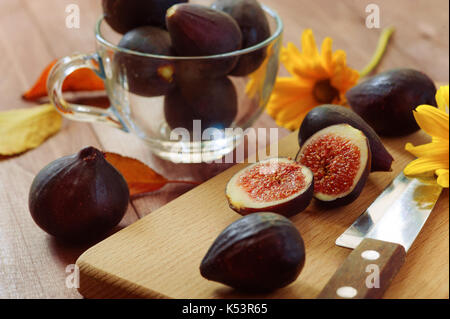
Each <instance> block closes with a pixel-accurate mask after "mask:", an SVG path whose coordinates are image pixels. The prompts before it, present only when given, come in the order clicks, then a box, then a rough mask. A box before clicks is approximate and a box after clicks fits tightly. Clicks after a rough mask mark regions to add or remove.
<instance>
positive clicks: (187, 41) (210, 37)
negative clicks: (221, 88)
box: [166, 4, 242, 82]
mask: <svg viewBox="0 0 450 319" xmlns="http://www.w3.org/2000/svg"><path fill="white" fill-rule="evenodd" d="M166 21H167V27H168V29H169V33H170V36H171V38H172V43H173V46H174V49H175V51H176V53H177V54H178V55H179V56H184V57H202V56H211V55H218V54H223V53H230V52H233V51H236V50H240V49H241V48H242V33H241V30H240V28H239V25H238V24H237V23H236V21H235V20H234V19H233V18H232V17H231V16H230V15H228V14H226V13H224V12H222V11H218V10H213V9H211V8H208V7H205V6H201V5H194V4H178V5H175V6H173V7H172V8H170V9H169V10H168V11H167V17H166ZM237 62H238V57H229V58H220V59H209V60H202V59H200V60H196V59H192V60H181V61H178V63H177V71H176V73H177V79H178V80H181V81H184V82H189V81H190V80H191V79H198V78H217V77H222V76H225V75H227V74H228V73H230V72H231V70H233V68H234V67H235V66H236V63H237Z"/></svg>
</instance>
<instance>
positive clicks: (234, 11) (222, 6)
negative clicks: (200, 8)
mask: <svg viewBox="0 0 450 319" xmlns="http://www.w3.org/2000/svg"><path fill="white" fill-rule="evenodd" d="M212 8H214V9H216V10H220V11H223V12H226V13H228V14H229V15H231V16H232V17H233V18H234V19H235V20H236V22H237V23H238V25H239V27H240V29H241V32H242V39H243V41H242V48H243V49H246V48H250V47H252V46H255V45H257V44H259V43H261V42H263V41H265V40H266V39H268V38H269V37H270V26H269V21H268V20H267V18H266V14H265V12H264V10H263V9H262V7H261V5H260V4H259V3H258V1H256V0H217V1H216V2H214V3H213V4H212ZM265 58H266V49H265V48H264V49H260V50H257V51H255V52H252V53H248V54H246V55H244V56H241V57H240V58H239V61H238V63H237V65H236V67H235V68H234V69H233V71H231V73H230V75H234V76H246V75H249V74H250V73H252V72H254V71H256V70H257V69H258V68H259V67H260V66H261V64H262V63H263V61H264V59H265Z"/></svg>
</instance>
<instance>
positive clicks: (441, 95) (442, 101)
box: [436, 85, 448, 114]
mask: <svg viewBox="0 0 450 319" xmlns="http://www.w3.org/2000/svg"><path fill="white" fill-rule="evenodd" d="M436 102H437V104H438V106H439V109H440V110H441V111H443V112H445V113H447V114H448V85H446V86H441V87H440V89H439V90H438V92H437V93H436Z"/></svg>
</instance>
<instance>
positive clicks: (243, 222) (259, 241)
mask: <svg viewBox="0 0 450 319" xmlns="http://www.w3.org/2000/svg"><path fill="white" fill-rule="evenodd" d="M304 264H305V245H304V242H303V239H302V236H301V235H300V233H299V232H298V230H297V228H296V227H295V225H294V224H293V223H292V222H291V221H290V220H289V219H287V218H285V217H283V216H281V215H278V214H273V213H256V214H251V215H248V216H245V217H243V218H241V219H239V220H237V221H236V222H234V223H232V224H231V225H230V226H228V227H227V228H226V229H225V230H224V231H223V232H222V233H221V234H220V235H219V237H217V239H216V240H215V241H214V243H213V244H212V246H211V248H210V249H209V250H208V252H207V254H206V256H205V257H204V258H203V260H202V262H201V265H200V273H201V275H202V276H203V277H204V278H206V279H208V280H212V281H216V282H220V283H223V284H225V285H228V286H230V287H233V288H235V289H238V290H242V291H251V292H270V291H273V290H276V289H279V288H283V287H285V286H287V285H289V284H290V283H292V282H294V281H295V280H296V279H297V278H298V276H299V275H300V272H301V271H302V269H303V266H304Z"/></svg>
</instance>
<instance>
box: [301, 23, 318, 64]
mask: <svg viewBox="0 0 450 319" xmlns="http://www.w3.org/2000/svg"><path fill="white" fill-rule="evenodd" d="M302 52H303V54H304V55H306V57H308V58H313V59H314V58H317V57H318V56H319V52H318V51H317V45H316V40H315V39H314V34H313V32H312V30H311V29H306V30H305V31H303V34H302Z"/></svg>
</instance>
